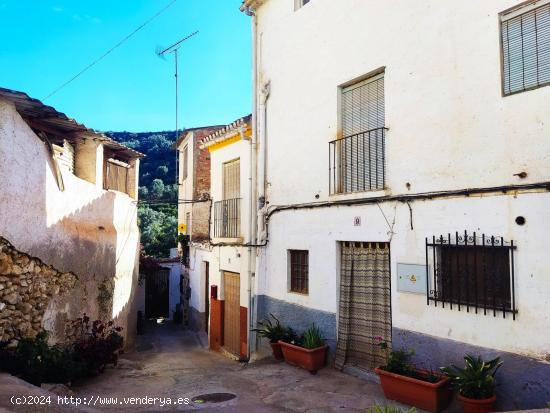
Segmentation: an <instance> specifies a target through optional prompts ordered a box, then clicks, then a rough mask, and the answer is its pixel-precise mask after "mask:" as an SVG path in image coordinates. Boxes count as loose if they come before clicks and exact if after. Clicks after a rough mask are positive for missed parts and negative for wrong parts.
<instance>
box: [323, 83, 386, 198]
mask: <svg viewBox="0 0 550 413" xmlns="http://www.w3.org/2000/svg"><path fill="white" fill-rule="evenodd" d="M384 112H385V108H384V74H383V73H382V74H378V75H376V76H373V77H370V78H368V79H366V80H364V81H361V82H359V83H356V84H353V85H351V86H347V87H345V88H343V89H342V133H343V138H341V139H337V140H334V141H332V142H330V143H329V174H330V192H331V193H332V194H335V193H349V192H358V191H371V190H378V189H384V187H385V180H386V173H385V172H386V171H385V162H386V157H385V135H386V133H385V130H386V129H385V127H384V125H385V120H384V119H385V113H384Z"/></svg>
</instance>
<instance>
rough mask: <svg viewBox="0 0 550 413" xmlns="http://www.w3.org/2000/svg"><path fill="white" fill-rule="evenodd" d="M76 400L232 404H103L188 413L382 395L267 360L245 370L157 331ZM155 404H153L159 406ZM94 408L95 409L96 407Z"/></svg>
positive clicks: (355, 401) (318, 404) (363, 400)
mask: <svg viewBox="0 0 550 413" xmlns="http://www.w3.org/2000/svg"><path fill="white" fill-rule="evenodd" d="M74 390H75V393H76V395H77V396H80V397H88V398H89V397H95V396H100V397H102V398H104V397H117V398H118V401H119V402H120V400H121V399H122V398H123V397H144V396H150V397H160V398H167V397H170V398H172V400H176V399H177V398H178V397H181V398H186V397H187V398H189V399H193V398H195V397H196V396H198V395H203V394H209V393H231V394H234V395H236V398H234V399H233V400H230V401H225V402H219V403H209V402H203V403H200V402H199V403H194V402H191V403H190V404H189V405H180V406H164V407H161V406H160V405H159V404H158V403H157V405H154V406H153V405H149V406H147V405H142V406H120V405H117V406H116V408H113V407H111V408H110V409H109V407H108V406H105V407H103V408H102V409H107V410H113V411H114V410H116V411H136V410H142V411H144V410H148V411H170V410H194V409H200V410H201V411H204V412H218V411H220V412H222V411H223V412H258V413H259V412H284V411H288V412H305V411H307V412H342V411H346V412H359V411H363V410H364V409H366V408H368V407H369V406H371V405H372V404H373V403H375V402H377V401H381V402H382V403H384V397H383V395H382V393H381V391H380V389H379V386H378V385H376V384H375V383H371V382H367V381H363V380H359V379H356V378H354V377H351V376H349V375H345V374H342V373H340V372H337V371H335V370H333V369H329V368H326V369H323V370H322V371H320V372H319V373H318V374H317V375H316V376H313V375H311V374H309V373H308V372H306V371H303V370H300V369H297V368H294V367H291V366H288V365H287V364H285V363H277V362H275V361H273V360H270V359H267V360H265V361H264V360H263V361H260V362H257V363H253V364H250V365H247V364H242V363H237V362H235V361H231V360H229V359H227V358H225V357H223V356H222V355H220V354H216V353H213V352H209V351H208V350H207V349H205V348H204V347H203V346H202V345H201V340H199V337H198V336H197V335H196V334H195V333H192V332H186V331H181V330H179V329H176V328H175V327H174V326H173V325H171V324H168V325H164V326H157V327H155V328H153V329H151V328H150V329H149V330H148V333H147V334H146V335H144V336H141V337H139V341H138V344H137V351H136V352H133V353H129V354H126V355H124V356H123V358H122V360H121V362H120V365H119V366H118V367H117V368H115V369H109V370H108V371H106V372H105V374H103V375H101V376H99V377H97V378H95V379H94V380H92V381H89V382H87V383H86V384H85V385H83V386H80V387H77V388H76V389H74ZM159 403H160V402H159ZM94 408H95V409H98V408H100V407H99V406H97V405H96V406H95V407H94Z"/></svg>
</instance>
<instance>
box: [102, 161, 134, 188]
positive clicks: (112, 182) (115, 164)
mask: <svg viewBox="0 0 550 413" xmlns="http://www.w3.org/2000/svg"><path fill="white" fill-rule="evenodd" d="M128 169H129V165H127V164H125V163H124V162H121V161H117V160H116V159H108V160H107V161H106V162H105V178H104V179H105V183H104V188H105V189H113V190H115V191H120V192H124V193H126V194H127V193H128Z"/></svg>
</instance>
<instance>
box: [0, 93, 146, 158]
mask: <svg viewBox="0 0 550 413" xmlns="http://www.w3.org/2000/svg"><path fill="white" fill-rule="evenodd" d="M0 99H1V100H6V101H8V102H11V103H12V104H13V105H14V106H15V109H16V110H17V112H18V113H19V114H20V115H21V117H22V118H23V119H24V120H25V122H27V124H28V125H29V126H30V127H31V128H33V129H38V130H42V131H44V132H46V133H49V134H52V135H56V136H59V137H62V138H64V139H67V140H68V141H69V142H74V141H77V140H79V139H96V140H98V141H100V142H101V143H102V144H103V145H105V146H106V147H107V148H109V149H111V150H112V151H113V152H114V153H115V154H119V155H122V156H124V157H126V158H143V157H145V155H144V154H142V153H141V152H138V151H136V150H134V149H132V148H129V147H127V146H125V145H123V144H121V143H119V142H117V141H115V140H114V139H111V138H109V137H108V136H106V135H105V134H103V133H101V132H97V131H95V130H93V129H89V128H87V127H86V126H84V125H83V124H81V123H78V122H77V121H75V120H74V119H71V118H69V117H68V116H67V115H65V114H64V113H62V112H58V111H57V110H56V109H54V108H53V107H51V106H48V105H45V104H44V103H42V102H41V101H40V100H38V99H34V98H31V97H30V96H29V95H27V94H26V93H23V92H19V91H16V90H10V89H5V88H0Z"/></svg>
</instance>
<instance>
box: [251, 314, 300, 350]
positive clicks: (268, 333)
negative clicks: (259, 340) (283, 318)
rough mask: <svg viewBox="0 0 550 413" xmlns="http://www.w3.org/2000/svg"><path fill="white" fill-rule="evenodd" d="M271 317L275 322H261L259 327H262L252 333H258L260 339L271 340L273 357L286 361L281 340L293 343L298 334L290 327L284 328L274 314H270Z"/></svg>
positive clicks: (268, 320) (269, 320)
mask: <svg viewBox="0 0 550 413" xmlns="http://www.w3.org/2000/svg"><path fill="white" fill-rule="evenodd" d="M269 316H270V317H271V318H272V319H273V320H271V319H270V318H268V319H267V320H263V321H259V322H258V325H260V326H261V327H260V328H256V329H254V330H252V331H255V332H256V333H258V335H259V336H260V337H263V338H266V339H268V340H269V344H270V346H271V351H272V352H273V357H275V358H276V359H277V360H284V356H283V351H282V350H281V344H280V343H279V340H282V341H292V340H294V339H295V338H296V334H295V333H294V331H293V330H292V329H291V328H290V327H284V326H283V325H282V324H281V322H280V321H279V320H278V319H277V317H275V316H274V315H273V314H269Z"/></svg>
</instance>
